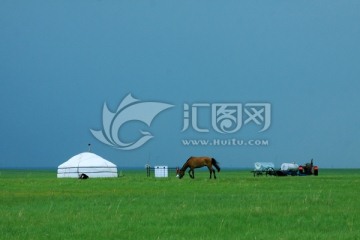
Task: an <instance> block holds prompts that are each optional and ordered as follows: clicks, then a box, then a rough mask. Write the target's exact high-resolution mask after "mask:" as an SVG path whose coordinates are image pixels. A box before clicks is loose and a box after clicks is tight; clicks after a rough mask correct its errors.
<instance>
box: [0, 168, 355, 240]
mask: <svg viewBox="0 0 360 240" xmlns="http://www.w3.org/2000/svg"><path fill="white" fill-rule="evenodd" d="M195 174H196V175H195V177H196V178H195V179H190V178H189V177H188V176H187V175H186V176H185V177H184V178H183V179H182V180H179V179H177V178H176V177H174V176H171V177H169V178H154V177H146V173H145V170H143V171H130V170H129V171H126V170H125V171H123V175H124V176H123V177H119V178H115V179H87V180H78V179H57V178H56V172H55V171H53V172H50V171H12V170H0V189H1V191H0V206H1V208H0V214H1V217H0V239H21V240H23V239H326V240H329V239H342V240H343V239H352V240H353V239H360V204H359V199H360V170H358V169H355V170H334V169H331V170H321V169H320V172H319V176H317V177H315V176H307V177H290V176H288V177H270V176H269V177H266V176H260V177H253V175H252V174H251V173H250V172H249V171H245V170H241V171H234V170H224V171H222V172H220V173H218V174H217V175H218V179H217V180H214V179H212V180H210V179H208V172H206V171H195Z"/></svg>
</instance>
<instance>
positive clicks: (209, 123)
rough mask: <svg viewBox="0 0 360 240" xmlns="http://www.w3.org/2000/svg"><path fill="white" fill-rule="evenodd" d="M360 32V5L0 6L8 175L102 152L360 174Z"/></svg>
mask: <svg viewBox="0 0 360 240" xmlns="http://www.w3.org/2000/svg"><path fill="white" fill-rule="evenodd" d="M359 23H360V2H359V1H356V0H354V1H351V0H348V1H335V0H329V1H320V0H315V1H282V0H279V1H265V0H264V1H260V0H259V1H253V0H251V1H250V0H248V1H242V0H240V1H230V0H229V1H212V0H210V1H203V0H200V1H186V0H185V1H175V0H173V1H171V0H170V1H168V0H167V1H161V0H157V1H155V0H154V1H145V0H143V1H110V0H109V1H107V0H102V1H101V0H98V1H92V0H90V1H80V0H78V1H7V0H0V36H1V37H0V102H1V105H0V114H1V118H0V130H1V134H0V143H1V144H0V153H1V155H0V168H50V169H56V167H57V166H58V165H60V164H61V163H63V162H65V161H66V160H68V159H69V158H70V157H72V156H74V155H76V154H78V153H81V152H85V151H89V145H88V144H91V151H92V152H94V153H96V154H98V155H100V156H102V157H103V158H105V159H107V160H109V161H111V162H113V163H115V164H116V165H117V166H118V167H119V168H126V167H144V166H145V164H150V165H152V166H155V165H167V166H169V167H176V166H182V164H183V163H184V162H185V161H186V160H187V158H188V157H190V156H211V157H214V158H216V159H217V160H218V161H219V162H220V164H221V167H222V168H252V167H253V166H254V163H255V162H273V163H274V164H275V166H276V167H280V165H281V164H282V163H284V162H296V163H298V164H304V163H306V162H309V161H310V160H311V159H314V163H315V164H316V165H318V166H319V168H320V169H321V168H360V140H359V136H360V127H359V122H360V111H358V104H359V103H360V95H359V92H360V91H359V90H360V65H359V64H360V44H359V42H360V24H359ZM139 103H142V104H139ZM251 104H258V105H257V106H256V107H254V105H251ZM265 105H266V106H270V108H267V109H265V107H264V106H265ZM160 106H167V108H166V109H162V110H160ZM104 109H105V110H104ZM106 110H108V111H106ZM256 112H257V113H258V115H256V114H255V113H256ZM104 113H108V114H105V115H104ZM265 113H267V114H268V115H265ZM145 118H148V119H147V121H145ZM186 121H187V122H188V123H189V124H188V126H187V127H185V124H186ZM104 122H105V123H104ZM107 122H110V123H111V124H110V125H111V127H109V126H110V125H107V124H106V123H107ZM266 124H268V126H267V127H266V126H265V125H266ZM222 127H224V128H222ZM264 128H266V129H265V130H263V129H264ZM91 130H93V131H98V132H99V134H102V135H103V136H105V138H106V137H108V136H107V135H106V133H109V132H111V134H112V135H111V137H110V138H109V137H108V139H111V140H112V141H110V142H108V143H110V144H106V143H104V142H103V141H101V140H99V138H97V137H96V136H95V135H94V134H93V133H92V131H91ZM261 130H263V131H261ZM149 135H151V138H150V137H149V139H146V141H145V140H144V141H143V142H142V144H141V146H137V147H136V146H135V144H134V145H133V143H135V142H136V141H137V140H140V139H141V138H142V137H144V136H149ZM189 140H196V141H200V140H201V141H203V142H206V141H207V143H210V144H207V145H201V144H200V145H199V144H198V145H196V144H193V145H191V144H188V145H187V144H186V143H189ZM220 140H222V141H223V142H220ZM234 141H235V142H234ZM122 143H124V144H125V145H129V144H130V146H132V147H133V149H124V147H121V144H122ZM255 143H256V144H255Z"/></svg>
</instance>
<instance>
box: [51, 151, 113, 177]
mask: <svg viewBox="0 0 360 240" xmlns="http://www.w3.org/2000/svg"><path fill="white" fill-rule="evenodd" d="M81 174H86V175H87V176H88V177H89V178H107V177H117V176H118V173H117V167H116V165H115V164H113V163H112V162H109V161H108V160H105V159H104V158H102V157H100V156H98V155H96V154H94V153H91V152H83V153H80V154H78V155H75V156H73V157H72V158H70V159H69V160H67V161H66V162H64V163H62V164H60V165H59V167H58V171H57V177H58V178H79V177H80V175H81Z"/></svg>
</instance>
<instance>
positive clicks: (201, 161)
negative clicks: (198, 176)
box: [179, 157, 220, 179]
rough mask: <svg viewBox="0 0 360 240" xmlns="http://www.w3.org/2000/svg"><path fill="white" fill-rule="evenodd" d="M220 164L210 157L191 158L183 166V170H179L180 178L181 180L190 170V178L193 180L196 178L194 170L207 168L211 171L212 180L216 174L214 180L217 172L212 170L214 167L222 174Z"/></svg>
mask: <svg viewBox="0 0 360 240" xmlns="http://www.w3.org/2000/svg"><path fill="white" fill-rule="evenodd" d="M218 164H219V163H218V162H217V161H216V160H215V159H214V158H210V157H190V158H189V159H188V160H187V161H186V162H185V164H184V166H182V168H181V169H180V170H179V178H180V179H181V178H182V177H183V176H184V175H185V171H186V169H188V168H190V170H189V176H190V177H191V178H194V177H195V175H194V168H201V167H205V166H207V167H208V169H209V171H210V179H211V176H212V174H213V173H214V178H215V179H216V175H215V170H214V169H213V168H212V166H213V165H214V167H215V168H216V169H217V171H218V172H220V167H219V165H218Z"/></svg>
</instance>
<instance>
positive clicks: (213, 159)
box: [211, 158, 220, 172]
mask: <svg viewBox="0 0 360 240" xmlns="http://www.w3.org/2000/svg"><path fill="white" fill-rule="evenodd" d="M211 163H212V165H214V167H215V168H216V169H217V171H218V172H220V167H219V162H217V161H216V160H215V158H211Z"/></svg>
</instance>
